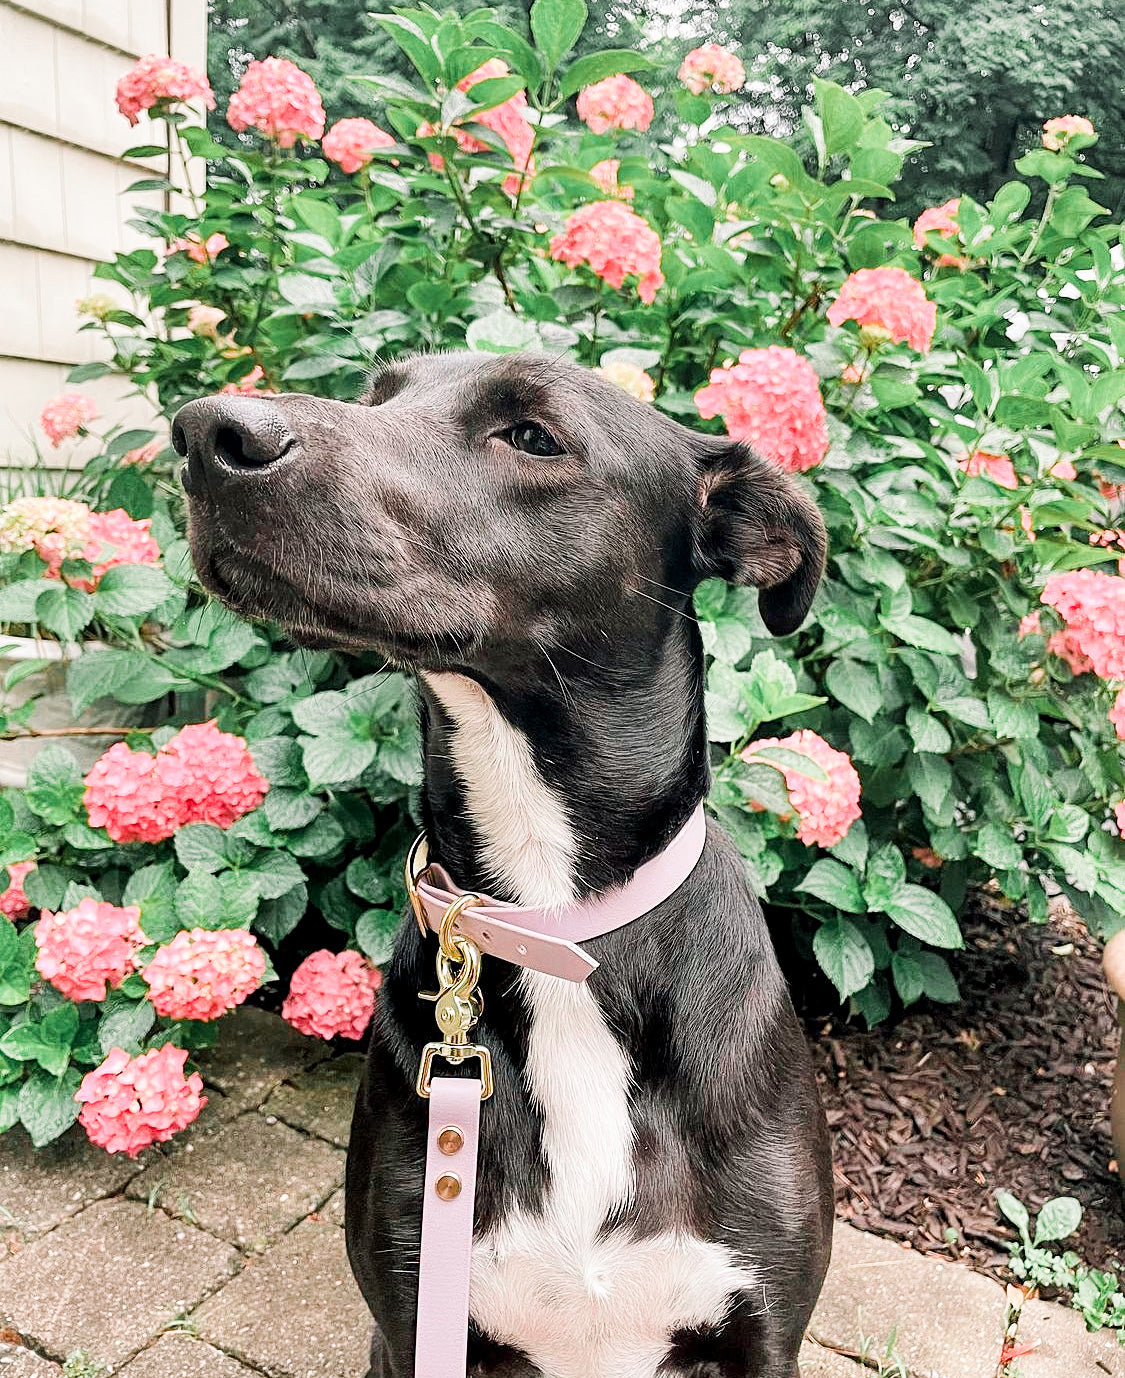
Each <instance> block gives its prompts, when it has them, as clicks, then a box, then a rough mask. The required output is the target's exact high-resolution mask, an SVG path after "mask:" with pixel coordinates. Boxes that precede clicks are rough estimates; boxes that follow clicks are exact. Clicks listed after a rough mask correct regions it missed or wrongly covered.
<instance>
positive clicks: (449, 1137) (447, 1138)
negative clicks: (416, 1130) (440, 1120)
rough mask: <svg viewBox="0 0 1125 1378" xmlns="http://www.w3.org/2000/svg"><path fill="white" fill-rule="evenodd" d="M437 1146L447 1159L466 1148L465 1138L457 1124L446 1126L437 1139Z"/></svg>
mask: <svg viewBox="0 0 1125 1378" xmlns="http://www.w3.org/2000/svg"><path fill="white" fill-rule="evenodd" d="M437 1146H438V1148H440V1149H441V1151H442V1152H443V1153H444V1154H445V1156H446V1157H447V1158H449V1157H452V1156H453V1154H454V1153H460V1151H461V1150H462V1149H463V1148H464V1147H465V1136H464V1134H463V1133H462V1132H461V1130H460V1129H458V1128H457V1126H456V1125H455V1124H449V1125H446V1127H445V1128H444V1129H443V1130H442V1131H441V1133H440V1134H439V1135H438V1137H437Z"/></svg>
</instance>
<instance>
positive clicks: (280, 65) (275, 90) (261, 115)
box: [227, 57, 324, 148]
mask: <svg viewBox="0 0 1125 1378" xmlns="http://www.w3.org/2000/svg"><path fill="white" fill-rule="evenodd" d="M227 124H229V125H230V127H231V128H232V129H233V130H235V132H236V133H239V134H241V133H242V132H243V131H244V130H246V129H256V130H257V131H258V133H259V134H264V135H265V137H266V138H267V139H272V140H273V141H274V143H276V144H277V145H278V147H280V148H292V147H293V145H294V144H295V143H296V142H297V140H298V139H309V140H314V139H319V138H320V136H321V135H322V134H323V133H324V106H323V105H322V104H321V103H320V96H319V94H318V92H317V89H316V86H315V84H314V83H313V79H312V77H310V76H309V74H308V73H307V72H302V71H301V69H300V67H298V66H297V64H296V63H295V62H290V61H289V59H288V58H284V57H267V58H266V59H265V60H264V61H262V62H251V64H250V65H249V67H247V69H246V71H245V73H244V74H243V77H242V82H241V85H240V86H239V88H238V90H237V91H236V92H235V93H234V95H233V96H231V98H230V104H229V105H228V106H227Z"/></svg>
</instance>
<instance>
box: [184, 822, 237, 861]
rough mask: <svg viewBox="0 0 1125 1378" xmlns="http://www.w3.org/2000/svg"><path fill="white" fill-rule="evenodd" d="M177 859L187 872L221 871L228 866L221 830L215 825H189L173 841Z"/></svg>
mask: <svg viewBox="0 0 1125 1378" xmlns="http://www.w3.org/2000/svg"><path fill="white" fill-rule="evenodd" d="M172 841H173V845H174V846H175V848H176V857H177V858H178V860H179V863H180V865H181V866H183V868H184V869H185V870H187V871H193V870H195V868H196V867H199V868H200V869H201V870H203V871H220V870H222V869H223V868H224V867H225V866H226V865H227V853H226V844H225V840H224V837H223V831H222V829H221V828H216V827H215V825H214V824H213V823H188V824H186V825H185V826H184V827H182V828H180V829H179V830H178V831H177V833H176V835H175V837H174V838H173V839H172Z"/></svg>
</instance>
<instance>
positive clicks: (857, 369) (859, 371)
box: [840, 364, 867, 388]
mask: <svg viewBox="0 0 1125 1378" xmlns="http://www.w3.org/2000/svg"><path fill="white" fill-rule="evenodd" d="M866 377H867V373H866V371H865V370H864V367H863V365H862V364H848V365H847V367H846V368H845V369H844V370H843V372H842V373H841V374H840V382H841V383H847V385H848V386H849V387H852V388H857V387H859V385H860V383H862V382H863V380H864V378H866Z"/></svg>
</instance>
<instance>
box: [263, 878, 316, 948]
mask: <svg viewBox="0 0 1125 1378" xmlns="http://www.w3.org/2000/svg"><path fill="white" fill-rule="evenodd" d="M308 902H309V891H308V886H306V885H294V886H293V887H292V889H290V890H286V892H285V894H284V895H279V896H278V898H277V899H275V900H267V899H264V900H262V902H261V904H259V905H258V912H257V914H256V915H255V916H254V923H253V925H252V926H253V929H254V931H255V933H260V934H261V935H262V937H263V938H266V939H268V940H269V941H270V942H271V943H273V944H274V946H275V947H276V946H277V944H278V943H280V942H281V941H282V939H283V938H287V937H288V936H289V934H290V933H292V932H293V930H294V929H295V928H296V927H297V925H298V924H299V923H300V922H301V919H302V918H303V917H304V914H305V910H306V908H307V907H308Z"/></svg>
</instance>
